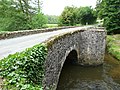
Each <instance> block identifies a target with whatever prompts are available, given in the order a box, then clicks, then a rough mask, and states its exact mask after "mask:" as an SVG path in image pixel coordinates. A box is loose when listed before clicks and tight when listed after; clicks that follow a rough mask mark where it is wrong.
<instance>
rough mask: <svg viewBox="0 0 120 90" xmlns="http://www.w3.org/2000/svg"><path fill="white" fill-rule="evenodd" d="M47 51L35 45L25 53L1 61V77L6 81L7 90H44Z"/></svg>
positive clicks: (5, 87)
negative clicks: (43, 81)
mask: <svg viewBox="0 0 120 90" xmlns="http://www.w3.org/2000/svg"><path fill="white" fill-rule="evenodd" d="M46 55H47V49H46V47H45V46H44V45H35V46H34V47H32V48H28V49H26V50H25V51H23V52H20V53H16V54H13V55H9V56H8V57H7V58H4V59H2V60H0V76H2V77H3V78H4V79H5V82H4V84H5V86H4V87H3V88H4V89H5V90H6V89H7V90H40V88H41V90H42V80H43V77H44V61H45V57H46Z"/></svg>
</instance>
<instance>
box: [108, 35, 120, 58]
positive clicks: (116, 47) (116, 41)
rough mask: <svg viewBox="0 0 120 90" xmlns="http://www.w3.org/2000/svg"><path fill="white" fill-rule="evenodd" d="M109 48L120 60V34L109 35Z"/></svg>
mask: <svg viewBox="0 0 120 90" xmlns="http://www.w3.org/2000/svg"><path fill="white" fill-rule="evenodd" d="M107 50H108V52H109V53H110V54H112V55H113V56H114V57H115V58H117V59H118V60H120V35H114V36H107Z"/></svg>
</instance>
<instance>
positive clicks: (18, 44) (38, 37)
mask: <svg viewBox="0 0 120 90" xmlns="http://www.w3.org/2000/svg"><path fill="white" fill-rule="evenodd" d="M88 27H92V26H84V27H76V28H68V29H61V30H57V31H53V32H45V33H39V34H33V35H28V36H22V37H17V38H11V39H5V40H0V59H2V58H4V57H7V56H8V55H9V54H14V53H16V52H21V51H23V50H25V49H26V48H29V47H32V46H34V45H36V44H39V43H42V42H43V41H45V40H48V39H49V38H50V37H53V36H56V35H59V34H63V33H67V32H71V31H75V30H79V29H83V28H88Z"/></svg>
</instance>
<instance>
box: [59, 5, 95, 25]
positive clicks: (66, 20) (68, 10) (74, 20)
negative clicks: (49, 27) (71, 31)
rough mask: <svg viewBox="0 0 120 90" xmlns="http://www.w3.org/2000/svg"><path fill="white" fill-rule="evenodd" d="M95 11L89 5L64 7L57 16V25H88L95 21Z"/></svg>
mask: <svg viewBox="0 0 120 90" xmlns="http://www.w3.org/2000/svg"><path fill="white" fill-rule="evenodd" d="M96 19H97V15H96V11H95V10H94V9H92V8H91V7H79V8H77V7H74V6H72V7H69V6H67V7H65V8H64V11H63V12H62V14H61V15H60V17H59V25H65V26H71V25H76V24H82V25H89V24H94V23H96Z"/></svg>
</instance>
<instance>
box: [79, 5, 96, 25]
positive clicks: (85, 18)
mask: <svg viewBox="0 0 120 90" xmlns="http://www.w3.org/2000/svg"><path fill="white" fill-rule="evenodd" d="M96 19H97V16H96V14H95V11H94V10H93V9H92V8H91V7H80V8H78V10H77V20H78V22H79V23H81V24H82V25H87V24H94V23H95V22H96Z"/></svg>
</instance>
